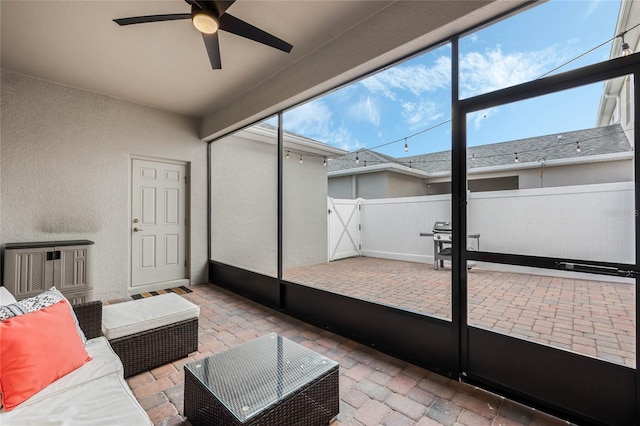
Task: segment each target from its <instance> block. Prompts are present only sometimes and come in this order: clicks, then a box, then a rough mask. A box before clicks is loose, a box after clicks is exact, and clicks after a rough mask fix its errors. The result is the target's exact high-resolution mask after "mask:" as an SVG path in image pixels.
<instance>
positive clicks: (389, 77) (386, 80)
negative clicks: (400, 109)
mask: <svg viewBox="0 0 640 426" xmlns="http://www.w3.org/2000/svg"><path fill="white" fill-rule="evenodd" d="M450 82H451V59H450V58H449V57H446V56H440V57H439V58H438V59H436V61H435V64H434V65H433V66H432V67H427V66H425V65H422V64H420V65H405V66H403V65H399V66H396V67H393V68H389V69H387V70H385V71H382V72H380V73H378V74H375V75H373V76H371V77H369V78H366V79H364V80H362V81H361V82H360V83H361V84H362V85H363V86H364V87H365V88H366V89H367V90H369V92H371V93H374V94H381V95H383V96H386V97H387V98H389V99H391V100H393V101H395V100H397V99H398V96H397V94H396V92H397V91H409V92H411V93H412V94H414V95H416V96H420V95H421V94H423V93H425V92H432V91H434V90H437V89H443V88H447V87H448V86H449V84H450Z"/></svg>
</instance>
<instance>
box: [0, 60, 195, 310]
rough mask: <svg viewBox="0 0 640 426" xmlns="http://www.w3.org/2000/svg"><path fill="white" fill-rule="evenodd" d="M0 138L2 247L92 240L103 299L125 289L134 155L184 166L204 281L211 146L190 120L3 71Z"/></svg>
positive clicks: (192, 257)
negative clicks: (188, 171) (187, 167)
mask: <svg viewBox="0 0 640 426" xmlns="http://www.w3.org/2000/svg"><path fill="white" fill-rule="evenodd" d="M159 90H161V89H160V88H159ZM1 138H2V146H1V147H0V176H1V185H0V190H1V191H2V192H1V193H2V199H1V203H2V206H1V208H0V212H1V213H0V214H1V215H2V223H1V228H0V229H1V232H0V243H2V244H6V243H10V242H24V241H51V240H70V239H88V240H92V241H95V255H96V262H95V265H96V281H97V282H96V285H95V297H96V298H99V299H103V300H108V299H113V298H118V297H123V296H126V295H127V290H128V288H129V285H130V265H129V262H130V247H129V246H130V238H131V235H130V233H131V231H130V223H129V221H130V187H131V184H130V179H131V177H130V168H131V156H146V157H152V158H155V159H172V160H179V161H184V162H188V163H189V164H190V169H191V185H190V200H191V208H190V224H191V236H190V238H191V240H190V244H189V248H188V252H189V257H190V261H189V262H190V270H189V271H188V273H189V275H190V277H191V282H192V283H199V282H206V281H207V276H206V272H207V241H206V240H207V232H206V229H207V228H206V227H207V221H206V213H207V190H206V188H207V181H206V180H207V177H206V176H207V164H206V161H207V160H206V158H207V155H206V153H207V145H206V143H204V142H202V141H200V140H199V139H198V137H197V123H196V121H195V120H194V119H192V118H188V117H183V116H179V115H176V114H171V113H166V112H163V111H159V110H155V109H151V108H148V107H144V106H140V105H135V104H131V103H128V102H124V101H121V100H118V99H114V98H110V97H106V96H103V95H98V94H95V93H90V92H85V91H82V90H77V89H74V88H70V87H65V86H61V85H57V84H52V83H48V82H45V81H41V80H37V79H33V78H30V77H27V76H24V75H21V74H16V73H13V72H8V71H4V70H3V71H2V125H1Z"/></svg>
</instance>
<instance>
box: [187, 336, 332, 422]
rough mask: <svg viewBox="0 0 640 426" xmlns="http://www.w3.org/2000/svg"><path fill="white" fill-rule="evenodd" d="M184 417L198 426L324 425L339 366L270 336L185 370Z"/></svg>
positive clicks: (301, 347) (191, 365)
mask: <svg viewBox="0 0 640 426" xmlns="http://www.w3.org/2000/svg"><path fill="white" fill-rule="evenodd" d="M184 373H185V382H184V414H185V416H186V417H187V419H188V420H189V422H191V424H192V425H193V426H198V425H224V426H228V425H274V426H282V425H305V426H312V425H326V424H328V423H330V422H331V421H333V419H335V417H336V416H337V415H338V412H339V410H340V399H339V393H338V387H339V386H338V364H337V363H336V362H334V361H332V360H330V359H328V358H325V357H324V356H322V355H320V354H317V353H315V352H314V351H312V350H310V349H307V348H305V347H303V346H300V345H298V344H297V343H295V342H292V341H290V340H287V339H285V338H284V337H281V336H278V335H277V334H275V333H271V334H267V335H265V336H262V337H259V338H257V339H255V340H252V341H251V342H248V343H244V344H242V345H239V346H236V347H235V348H232V349H229V350H227V351H225V352H222V353H220V354H216V355H212V356H210V357H208V358H205V359H203V360H200V361H195V362H191V363H189V364H186V365H185V368H184Z"/></svg>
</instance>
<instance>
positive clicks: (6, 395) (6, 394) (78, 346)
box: [0, 300, 91, 411]
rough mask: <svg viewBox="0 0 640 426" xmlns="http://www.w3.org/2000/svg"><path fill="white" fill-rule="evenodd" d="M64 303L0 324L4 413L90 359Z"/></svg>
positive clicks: (0, 380) (0, 385) (0, 384)
mask: <svg viewBox="0 0 640 426" xmlns="http://www.w3.org/2000/svg"><path fill="white" fill-rule="evenodd" d="M67 303H68V302H67V301H65V300H62V301H60V302H58V303H55V304H53V305H51V306H48V307H46V308H42V309H40V310H39V311H36V312H30V313H28V314H25V315H20V316H17V317H14V318H9V319H7V320H4V321H0V392H1V393H2V404H3V405H4V408H5V409H6V410H7V411H8V410H11V409H12V408H14V407H15V406H16V405H18V404H20V403H21V402H23V401H25V400H27V399H28V398H30V397H31V396H32V395H34V394H35V393H37V392H38V391H40V390H41V389H43V388H45V387H46V386H47V385H49V384H50V383H53V382H54V381H56V380H58V379H59V378H60V377H62V376H64V375H65V374H68V373H70V372H71V371H73V370H75V369H76V368H78V367H80V366H81V365H83V364H84V363H85V362H87V361H89V360H90V359H91V358H90V357H89V354H87V351H86V350H85V348H84V345H83V344H82V340H80V337H79V336H78V333H77V331H76V325H75V323H74V321H73V317H72V316H71V311H70V310H69V305H68V304H67Z"/></svg>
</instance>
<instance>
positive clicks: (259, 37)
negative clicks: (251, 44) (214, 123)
mask: <svg viewBox="0 0 640 426" xmlns="http://www.w3.org/2000/svg"><path fill="white" fill-rule="evenodd" d="M220 29H221V30H225V31H229V32H230V33H233V34H235V35H239V36H240V37H244V38H248V39H250V40H253V41H257V42H258V43H262V44H265V45H267V46H271V47H273V48H276V49H278V50H282V51H283V52H287V53H289V52H291V49H293V46H292V45H290V44H289V43H287V42H286V41H284V40H281V39H279V38H278V37H276V36H274V35H271V34H269V33H268V32H265V31H262V30H261V29H260V28H258V27H254V26H253V25H251V24H248V23H246V22H244V21H243V20H242V19H238V18H236V17H235V16H233V15H229V14H228V13H225V14H224V15H222V16H221V17H220Z"/></svg>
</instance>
